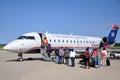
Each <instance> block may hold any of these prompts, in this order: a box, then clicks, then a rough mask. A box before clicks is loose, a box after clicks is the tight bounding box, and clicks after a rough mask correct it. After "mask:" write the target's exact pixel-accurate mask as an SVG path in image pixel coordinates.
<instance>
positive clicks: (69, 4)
mask: <svg viewBox="0 0 120 80" xmlns="http://www.w3.org/2000/svg"><path fill="white" fill-rule="evenodd" d="M114 24H116V25H118V26H120V0H0V35H1V37H0V43H2V44H6V43H9V42H10V41H12V40H15V39H16V38H18V37H19V36H20V35H22V34H24V33H29V32H46V31H47V32H48V33H58V34H68V35H69V34H73V35H81V36H95V37H104V36H107V34H108V33H109V31H110V29H111V26H112V25H114ZM116 41H117V42H120V31H118V34H117V37H116Z"/></svg>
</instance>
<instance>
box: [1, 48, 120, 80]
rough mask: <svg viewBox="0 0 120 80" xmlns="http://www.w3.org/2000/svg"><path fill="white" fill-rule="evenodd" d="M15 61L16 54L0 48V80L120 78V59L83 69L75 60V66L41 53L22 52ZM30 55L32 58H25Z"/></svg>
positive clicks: (114, 79)
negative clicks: (105, 64) (48, 59)
mask: <svg viewBox="0 0 120 80" xmlns="http://www.w3.org/2000/svg"><path fill="white" fill-rule="evenodd" d="M23 57H24V61H23V62H17V61H16V59H17V54H16V53H11V52H7V51H4V50H0V80H120V60H119V59H117V60H110V61H111V66H104V67H102V68H101V69H96V68H92V67H91V68H90V69H84V68H83V67H81V66H82V65H80V64H79V60H80V59H76V60H75V63H76V65H75V67H70V66H66V65H64V64H56V63H55V62H48V61H44V60H43V59H42V56H41V54H24V55H23ZM29 57H32V58H34V59H33V60H27V58H29Z"/></svg>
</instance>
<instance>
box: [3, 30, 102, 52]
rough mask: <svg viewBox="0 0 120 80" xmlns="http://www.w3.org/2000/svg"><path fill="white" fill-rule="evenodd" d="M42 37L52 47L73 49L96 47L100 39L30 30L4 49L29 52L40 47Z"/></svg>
mask: <svg viewBox="0 0 120 80" xmlns="http://www.w3.org/2000/svg"><path fill="white" fill-rule="evenodd" d="M44 37H46V38H47V39H48V43H50V44H51V47H52V49H59V48H60V47H64V48H65V47H68V48H69V49H71V48H74V49H75V50H80V49H83V48H86V47H90V48H96V47H99V44H100V41H101V38H99V37H86V36H75V35H62V34H49V33H36V32H31V33H27V34H23V35H22V36H20V37H19V38H18V39H16V40H14V41H12V42H10V43H9V44H7V45H6V46H5V47H4V49H5V50H8V51H12V52H16V53H21V52H30V51H32V50H35V49H40V48H41V44H42V39H43V38H44Z"/></svg>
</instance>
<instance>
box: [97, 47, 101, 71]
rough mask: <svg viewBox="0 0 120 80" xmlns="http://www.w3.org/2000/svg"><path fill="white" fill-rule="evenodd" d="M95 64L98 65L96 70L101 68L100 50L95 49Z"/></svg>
mask: <svg viewBox="0 0 120 80" xmlns="http://www.w3.org/2000/svg"><path fill="white" fill-rule="evenodd" d="M97 63H98V67H97V68H98V69H100V68H101V51H100V48H98V49H97Z"/></svg>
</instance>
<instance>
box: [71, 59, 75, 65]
mask: <svg viewBox="0 0 120 80" xmlns="http://www.w3.org/2000/svg"><path fill="white" fill-rule="evenodd" d="M71 66H72V67H74V66H75V58H74V57H71Z"/></svg>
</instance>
